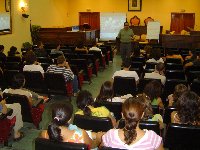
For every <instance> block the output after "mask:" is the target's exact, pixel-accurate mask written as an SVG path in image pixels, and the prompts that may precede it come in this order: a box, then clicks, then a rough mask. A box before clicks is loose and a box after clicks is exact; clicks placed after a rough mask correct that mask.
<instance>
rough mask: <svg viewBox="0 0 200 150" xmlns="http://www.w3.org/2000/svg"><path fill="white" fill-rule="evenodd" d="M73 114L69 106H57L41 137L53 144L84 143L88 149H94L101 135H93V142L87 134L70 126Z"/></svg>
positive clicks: (67, 104)
mask: <svg viewBox="0 0 200 150" xmlns="http://www.w3.org/2000/svg"><path fill="white" fill-rule="evenodd" d="M72 114H73V107H72V105H71V104H69V103H66V104H57V105H55V106H54V108H53V110H52V119H53V120H52V122H51V124H50V125H49V126H48V129H47V130H44V131H42V133H41V137H42V138H47V139H50V140H51V141H55V142H73V143H85V144H87V145H90V147H92V148H95V147H97V145H99V143H100V142H97V140H100V139H101V135H102V134H97V135H95V136H96V137H97V138H96V141H93V140H92V139H91V138H90V137H89V135H88V134H87V132H86V131H85V130H83V129H80V128H78V127H77V126H76V125H73V124H70V121H71V118H72Z"/></svg>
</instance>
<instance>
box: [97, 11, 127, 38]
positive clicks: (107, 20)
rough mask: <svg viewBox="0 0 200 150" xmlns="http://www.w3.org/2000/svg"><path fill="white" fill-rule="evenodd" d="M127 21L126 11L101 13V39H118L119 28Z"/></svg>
mask: <svg viewBox="0 0 200 150" xmlns="http://www.w3.org/2000/svg"><path fill="white" fill-rule="evenodd" d="M125 21H126V13H101V14H100V40H102V41H104V40H114V39H116V37H117V35H118V33H119V30H120V29H122V28H123V26H124V22H125Z"/></svg>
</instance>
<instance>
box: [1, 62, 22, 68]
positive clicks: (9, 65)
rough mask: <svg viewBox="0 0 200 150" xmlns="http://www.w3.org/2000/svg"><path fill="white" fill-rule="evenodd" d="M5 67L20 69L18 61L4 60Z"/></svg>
mask: <svg viewBox="0 0 200 150" xmlns="http://www.w3.org/2000/svg"><path fill="white" fill-rule="evenodd" d="M5 69H7V70H22V67H21V63H20V62H6V63H5Z"/></svg>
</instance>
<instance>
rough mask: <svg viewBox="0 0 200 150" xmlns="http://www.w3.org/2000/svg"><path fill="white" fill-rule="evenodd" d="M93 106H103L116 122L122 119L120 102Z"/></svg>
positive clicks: (98, 103)
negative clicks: (111, 113) (112, 114)
mask: <svg viewBox="0 0 200 150" xmlns="http://www.w3.org/2000/svg"><path fill="white" fill-rule="evenodd" d="M95 106H97V107H100V106H105V107H106V108H107V109H108V110H109V111H110V112H113V113H114V116H115V118H116V120H120V119H121V118H122V114H121V112H122V103H120V102H107V101H104V102H95Z"/></svg>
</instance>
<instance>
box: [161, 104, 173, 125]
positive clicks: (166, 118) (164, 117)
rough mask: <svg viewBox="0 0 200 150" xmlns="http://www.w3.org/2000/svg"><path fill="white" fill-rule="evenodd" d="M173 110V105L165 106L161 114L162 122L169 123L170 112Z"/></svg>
mask: <svg viewBox="0 0 200 150" xmlns="http://www.w3.org/2000/svg"><path fill="white" fill-rule="evenodd" d="M173 111H176V108H175V107H173V106H170V107H166V108H165V111H164V116H163V122H164V123H165V124H167V125H168V124H169V123H171V113H172V112H173Z"/></svg>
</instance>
